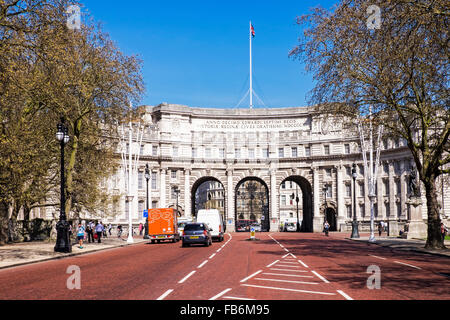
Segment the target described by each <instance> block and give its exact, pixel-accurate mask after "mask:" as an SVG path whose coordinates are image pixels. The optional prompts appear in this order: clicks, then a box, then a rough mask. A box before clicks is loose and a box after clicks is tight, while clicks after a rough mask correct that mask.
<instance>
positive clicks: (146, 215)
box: [144, 210, 148, 218]
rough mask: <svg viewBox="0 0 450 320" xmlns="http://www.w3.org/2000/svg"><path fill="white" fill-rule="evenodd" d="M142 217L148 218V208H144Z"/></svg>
mask: <svg viewBox="0 0 450 320" xmlns="http://www.w3.org/2000/svg"><path fill="white" fill-rule="evenodd" d="M144 218H148V210H144Z"/></svg>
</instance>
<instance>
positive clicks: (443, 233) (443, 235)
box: [441, 222, 448, 241]
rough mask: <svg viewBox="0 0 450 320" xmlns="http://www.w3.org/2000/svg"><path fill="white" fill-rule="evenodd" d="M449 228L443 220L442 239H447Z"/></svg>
mask: <svg viewBox="0 0 450 320" xmlns="http://www.w3.org/2000/svg"><path fill="white" fill-rule="evenodd" d="M447 232H448V229H447V227H446V226H445V224H444V223H442V222H441V234H442V241H444V240H445V236H446V235H447Z"/></svg>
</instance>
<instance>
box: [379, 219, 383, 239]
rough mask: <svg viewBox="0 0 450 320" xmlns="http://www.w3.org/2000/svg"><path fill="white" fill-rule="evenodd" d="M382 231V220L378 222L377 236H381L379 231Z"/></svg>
mask: <svg viewBox="0 0 450 320" xmlns="http://www.w3.org/2000/svg"><path fill="white" fill-rule="evenodd" d="M382 232H383V221H380V222H379V223H378V236H380V237H381V233H382Z"/></svg>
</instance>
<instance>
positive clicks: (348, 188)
mask: <svg viewBox="0 0 450 320" xmlns="http://www.w3.org/2000/svg"><path fill="white" fill-rule="evenodd" d="M345 195H346V196H347V197H351V196H352V186H351V185H350V184H346V185H345Z"/></svg>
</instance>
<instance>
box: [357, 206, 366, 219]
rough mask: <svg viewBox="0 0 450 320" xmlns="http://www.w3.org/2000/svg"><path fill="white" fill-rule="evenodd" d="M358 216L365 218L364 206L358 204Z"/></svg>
mask: <svg viewBox="0 0 450 320" xmlns="http://www.w3.org/2000/svg"><path fill="white" fill-rule="evenodd" d="M359 215H360V216H361V217H365V216H366V210H365V208H364V204H360V205H359Z"/></svg>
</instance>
